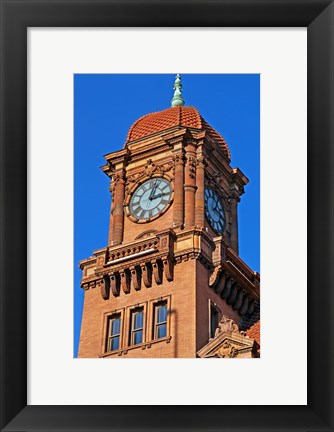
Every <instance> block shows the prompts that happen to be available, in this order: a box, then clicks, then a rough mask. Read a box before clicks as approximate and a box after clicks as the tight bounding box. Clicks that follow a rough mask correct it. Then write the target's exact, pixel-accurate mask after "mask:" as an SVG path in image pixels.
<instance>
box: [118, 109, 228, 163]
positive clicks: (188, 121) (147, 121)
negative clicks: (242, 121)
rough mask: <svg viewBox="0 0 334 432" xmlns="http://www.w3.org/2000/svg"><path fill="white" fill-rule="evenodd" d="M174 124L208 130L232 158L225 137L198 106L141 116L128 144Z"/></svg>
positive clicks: (132, 128)
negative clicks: (205, 117)
mask: <svg viewBox="0 0 334 432" xmlns="http://www.w3.org/2000/svg"><path fill="white" fill-rule="evenodd" d="M174 126H184V127H189V128H194V129H200V130H205V131H207V132H208V133H209V135H210V136H211V137H212V138H213V139H214V140H215V141H216V142H217V143H218V144H219V145H220V146H221V148H222V150H223V152H224V154H225V156H226V157H227V159H228V160H230V158H231V155H230V150H229V148H228V146H227V144H226V141H225V140H224V138H223V137H222V136H220V135H219V133H218V132H216V131H215V130H214V129H213V127H211V126H210V125H209V124H208V123H207V122H206V121H205V120H204V119H203V117H201V115H200V114H199V112H198V110H197V109H196V108H194V107H188V106H187V107H185V106H176V107H172V108H168V109H166V110H164V111H159V112H154V113H151V114H146V115H144V116H143V117H140V118H139V119H138V120H137V121H135V122H134V123H133V125H132V126H131V128H130V130H129V132H128V136H127V139H126V145H127V143H129V142H130V141H134V140H137V139H140V138H144V137H146V136H149V135H153V134H156V133H158V132H162V131H164V130H166V129H170V128H172V127H174Z"/></svg>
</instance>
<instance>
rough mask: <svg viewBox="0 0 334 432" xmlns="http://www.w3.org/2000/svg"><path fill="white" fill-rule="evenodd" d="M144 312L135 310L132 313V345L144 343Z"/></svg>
mask: <svg viewBox="0 0 334 432" xmlns="http://www.w3.org/2000/svg"><path fill="white" fill-rule="evenodd" d="M143 330H144V310H143V308H138V309H134V310H133V311H132V313H131V337H130V345H138V344H140V343H142V342H143Z"/></svg>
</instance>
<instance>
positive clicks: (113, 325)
mask: <svg viewBox="0 0 334 432" xmlns="http://www.w3.org/2000/svg"><path fill="white" fill-rule="evenodd" d="M120 336H121V314H116V315H112V316H111V317H110V318H109V323H108V341H107V351H115V350H118V349H119V343H120Z"/></svg>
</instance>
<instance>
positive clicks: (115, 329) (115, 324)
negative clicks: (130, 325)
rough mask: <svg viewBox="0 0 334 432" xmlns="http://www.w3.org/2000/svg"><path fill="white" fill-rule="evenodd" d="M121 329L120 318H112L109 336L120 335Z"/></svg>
mask: <svg viewBox="0 0 334 432" xmlns="http://www.w3.org/2000/svg"><path fill="white" fill-rule="evenodd" d="M120 329H121V319H120V318H114V319H113V320H112V328H111V335H112V336H113V335H117V334H120Z"/></svg>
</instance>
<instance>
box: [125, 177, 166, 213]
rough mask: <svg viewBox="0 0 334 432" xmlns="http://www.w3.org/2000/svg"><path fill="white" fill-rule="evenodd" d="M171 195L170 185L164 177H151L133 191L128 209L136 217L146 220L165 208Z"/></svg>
mask: <svg viewBox="0 0 334 432" xmlns="http://www.w3.org/2000/svg"><path fill="white" fill-rule="evenodd" d="M171 196H172V185H171V184H170V182H169V181H168V180H166V179H164V178H161V177H158V178H152V179H149V180H146V181H145V182H144V183H142V184H141V185H140V186H139V187H138V188H137V189H136V190H135V191H134V193H133V195H132V197H131V200H130V203H129V210H130V213H131V214H132V216H134V217H135V218H136V219H142V220H148V219H150V218H152V217H155V216H157V215H159V214H160V213H161V212H163V211H164V210H165V208H166V207H167V205H168V204H169V201H170V199H171Z"/></svg>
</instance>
